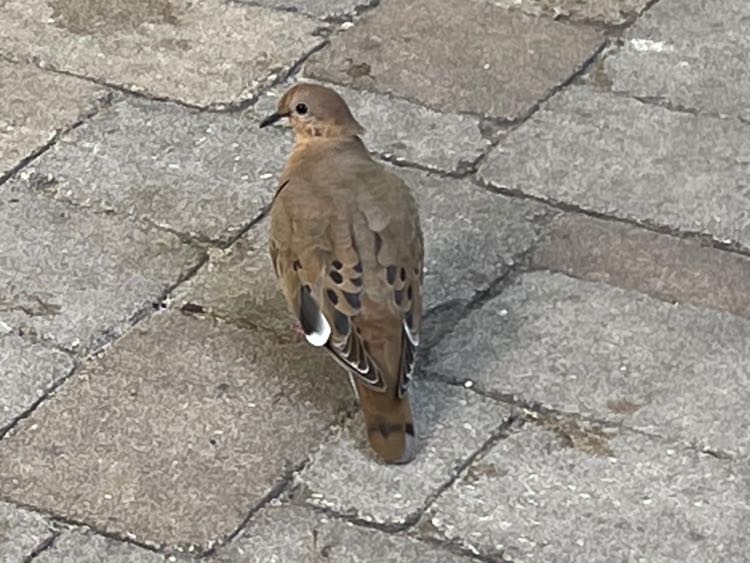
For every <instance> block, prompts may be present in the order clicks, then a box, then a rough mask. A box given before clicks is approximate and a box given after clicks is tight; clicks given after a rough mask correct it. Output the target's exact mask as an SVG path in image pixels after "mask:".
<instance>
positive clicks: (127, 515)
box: [0, 310, 353, 548]
mask: <svg viewBox="0 0 750 563" xmlns="http://www.w3.org/2000/svg"><path fill="white" fill-rule="evenodd" d="M352 403H353V395H352V392H351V388H350V386H349V383H348V381H347V379H346V378H345V376H344V374H343V373H342V371H341V368H339V367H338V366H337V365H336V364H335V363H334V362H333V360H331V359H330V358H328V357H327V356H326V355H325V354H323V353H320V351H319V350H313V349H311V348H310V347H309V346H308V345H307V344H306V343H304V342H296V343H293V344H289V343H286V342H281V343H279V342H277V341H276V339H275V338H274V336H273V334H272V333H271V334H268V333H264V332H261V331H250V330H244V329H240V328H237V327H235V326H232V325H230V324H227V323H222V322H214V321H211V320H206V319H197V318H193V317H189V316H186V315H183V314H182V313H180V312H179V311H174V310H171V311H167V312H165V313H161V314H156V315H155V316H154V317H152V318H151V319H148V320H147V321H144V322H142V323H139V324H138V325H136V327H134V328H133V329H132V330H131V331H130V332H128V333H127V334H126V335H125V336H124V337H123V338H121V339H120V340H118V341H117V342H116V343H115V344H113V345H112V346H111V347H110V348H108V349H107V351H106V352H105V353H104V354H102V355H101V357H100V358H97V359H95V360H93V361H91V362H89V363H88V364H87V366H86V367H85V368H84V369H83V370H82V371H80V372H78V373H76V374H75V375H74V376H73V378H71V379H70V380H69V381H68V382H66V384H65V385H63V386H62V387H61V388H60V389H59V390H58V391H57V393H56V395H55V397H54V398H53V399H51V400H49V401H46V402H44V403H43V404H42V405H41V406H40V407H39V408H38V409H37V410H36V411H35V412H34V414H33V415H32V416H31V417H29V418H27V419H24V420H23V421H21V422H20V423H19V424H18V425H17V426H16V428H15V429H14V431H13V433H11V434H10V435H8V436H6V437H5V438H4V439H3V440H2V441H0V474H2V475H3V479H2V480H0V495H2V497H4V498H8V499H16V500H19V501H20V500H23V502H26V503H32V504H33V505H34V506H38V507H40V508H42V509H44V510H47V511H50V512H52V513H54V514H64V515H66V516H67V517H68V518H71V519H74V520H77V521H81V522H86V523H88V524H90V525H92V526H94V527H96V528H97V529H99V530H103V531H108V532H112V533H116V534H118V535H123V536H127V537H134V538H136V539H138V540H140V541H143V542H152V543H156V544H167V545H170V546H191V545H198V546H201V547H203V548H206V547H208V546H210V545H211V544H212V543H213V542H215V541H216V540H219V539H223V538H224V537H226V536H227V535H229V534H231V533H232V532H234V531H235V530H236V529H237V528H238V527H239V526H240V525H241V524H242V522H243V520H244V519H245V517H246V516H247V514H248V512H249V511H250V510H251V509H252V508H253V507H254V506H255V505H256V504H257V503H258V502H259V501H260V500H261V499H262V498H263V497H264V496H265V495H267V494H268V493H269V492H270V491H271V490H272V489H273V488H274V487H275V486H277V485H278V484H279V483H280V482H281V481H282V478H283V476H284V473H285V472H288V471H290V470H291V469H292V468H293V467H295V466H296V465H298V464H299V463H301V462H302V461H303V460H304V459H305V458H306V457H307V456H308V455H310V454H311V453H312V452H313V451H314V450H315V448H316V447H317V446H318V445H319V444H320V443H321V442H322V441H323V440H324V438H325V437H326V436H327V435H328V434H329V432H330V427H331V425H333V424H335V423H336V421H337V420H338V417H339V413H340V412H341V411H342V410H343V409H345V408H350V407H351V406H352ZM61 484H64V486H62V487H61Z"/></svg>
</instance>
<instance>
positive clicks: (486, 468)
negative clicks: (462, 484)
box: [465, 462, 508, 483]
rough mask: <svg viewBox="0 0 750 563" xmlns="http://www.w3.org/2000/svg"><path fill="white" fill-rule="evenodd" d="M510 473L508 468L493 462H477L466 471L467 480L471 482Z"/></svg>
mask: <svg viewBox="0 0 750 563" xmlns="http://www.w3.org/2000/svg"><path fill="white" fill-rule="evenodd" d="M507 474H508V471H507V470H506V469H501V468H499V467H498V466H497V465H494V464H492V463H483V462H479V463H475V464H474V465H472V466H471V467H469V470H468V471H467V472H466V478H465V479H466V481H468V482H469V483H476V482H477V481H479V480H481V479H494V478H498V477H505V476H506V475H507Z"/></svg>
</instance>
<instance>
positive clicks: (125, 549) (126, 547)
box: [34, 531, 168, 563]
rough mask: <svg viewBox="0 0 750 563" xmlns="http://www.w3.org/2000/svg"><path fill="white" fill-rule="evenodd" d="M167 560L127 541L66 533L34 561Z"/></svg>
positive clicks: (134, 562)
mask: <svg viewBox="0 0 750 563" xmlns="http://www.w3.org/2000/svg"><path fill="white" fill-rule="evenodd" d="M167 560H168V559H167V558H166V557H165V556H163V555H159V554H158V553H154V552H153V551H148V550H147V549H143V548H142V547H138V546H135V545H132V544H128V543H125V542H120V541H115V540H111V539H108V538H105V537H102V536H99V535H97V534H93V533H85V532H78V531H70V532H64V533H63V534H61V535H60V537H59V538H57V539H56V540H55V543H54V544H53V545H52V547H50V548H49V549H46V550H44V551H42V552H41V553H40V554H39V556H38V557H36V558H35V559H34V562H35V563H164V562H165V561H167Z"/></svg>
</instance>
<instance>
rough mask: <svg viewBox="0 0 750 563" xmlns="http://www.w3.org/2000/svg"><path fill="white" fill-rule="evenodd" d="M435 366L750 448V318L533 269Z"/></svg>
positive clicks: (465, 329) (490, 385) (563, 403)
mask: <svg viewBox="0 0 750 563" xmlns="http://www.w3.org/2000/svg"><path fill="white" fill-rule="evenodd" d="M433 357H434V359H435V363H434V365H431V366H429V368H428V369H429V370H430V371H435V372H437V373H440V374H443V375H445V376H448V377H452V378H456V379H458V380H464V379H472V380H474V381H475V382H476V383H477V384H478V385H481V386H482V387H483V388H486V389H490V390H492V391H496V392H500V393H509V394H515V395H518V396H520V397H522V398H523V399H525V400H528V401H540V402H542V403H543V404H544V405H548V406H552V407H554V408H557V409H561V410H563V411H566V412H578V413H584V414H587V415H592V416H595V417H599V418H609V419H611V420H614V421H624V422H625V423H626V424H628V425H630V426H634V427H638V428H641V429H644V430H647V431H649V432H655V433H659V434H661V435H666V436H670V437H674V438H680V439H684V440H688V441H691V442H696V443H699V444H701V445H703V446H705V447H708V448H713V449H720V450H727V451H732V452H737V453H740V454H742V455H747V454H750V438H749V437H748V433H747V427H748V424H750V415H748V411H747V408H746V405H747V404H748V401H750V379H749V378H750V373H748V371H747V366H748V365H750V322H748V320H746V319H743V318H740V317H735V316H733V315H730V314H728V313H721V312H718V311H712V310H707V309H699V308H695V307H691V306H674V305H671V304H669V303H665V302H662V301H657V300H655V299H653V298H651V297H647V296H644V295H641V294H638V293H634V292H627V291H623V290H621V289H619V288H613V287H609V286H605V285H603V284H598V283H591V282H583V281H579V280H574V279H572V278H568V277H566V276H563V275H560V274H547V273H534V274H529V275H525V276H523V278H522V279H521V281H520V282H519V283H517V284H516V285H514V286H513V287H511V288H509V289H507V290H506V291H504V292H503V293H502V294H501V295H500V296H498V297H496V298H494V299H492V300H490V301H489V302H487V303H486V304H485V305H484V306H483V307H482V308H481V309H480V310H477V311H476V312H473V313H472V314H471V315H469V317H467V318H466V319H465V320H464V321H462V322H461V323H460V324H459V325H458V326H457V327H456V328H455V329H454V331H453V332H452V333H451V334H450V335H449V336H448V337H447V338H446V340H445V342H444V343H443V344H441V345H440V346H439V347H437V348H436V349H435V350H434V351H433Z"/></svg>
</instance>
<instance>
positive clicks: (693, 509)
mask: <svg viewBox="0 0 750 563" xmlns="http://www.w3.org/2000/svg"><path fill="white" fill-rule="evenodd" d="M597 439H600V440H602V441H603V442H604V443H605V444H606V446H607V448H608V450H609V452H608V453H606V454H602V455H597V454H596V453H594V452H591V451H581V450H580V449H578V448H577V447H576V442H575V440H571V439H570V438H569V436H568V435H567V433H566V432H565V431H564V430H563V431H560V432H550V431H548V430H541V429H539V428H535V427H532V426H529V425H527V426H525V427H524V428H523V429H521V430H519V431H517V432H515V433H513V434H511V435H510V436H509V437H508V438H505V439H503V440H501V441H500V442H499V443H498V444H497V445H496V446H495V447H494V448H493V449H492V450H491V451H490V453H489V454H488V455H487V456H486V457H483V458H481V459H479V460H477V461H476V462H474V464H473V465H472V467H471V468H470V469H469V470H468V471H467V472H466V473H465V474H464V476H463V477H462V479H461V480H460V481H458V482H457V483H456V484H455V485H454V486H453V487H452V488H451V489H449V490H448V491H446V492H445V493H444V494H443V495H442V496H441V497H440V498H439V499H438V500H437V502H436V504H435V506H434V508H433V509H431V511H429V512H428V513H427V514H426V515H425V517H424V519H423V524H424V527H425V528H427V529H431V530H432V532H431V534H434V535H438V536H444V537H448V538H455V539H457V540H458V541H460V542H462V543H465V544H467V545H469V546H472V547H474V548H475V549H477V550H478V551H480V552H482V553H484V554H490V555H492V554H496V553H497V552H502V553H503V555H504V556H505V557H507V558H508V559H510V560H512V561H518V562H522V561H560V562H573V561H587V562H592V563H597V562H601V563H605V562H611V561H695V562H706V563H707V562H710V561H727V562H737V563H739V562H741V561H745V560H746V559H747V550H748V547H750V545H749V544H750V541H749V540H748V536H747V534H746V533H745V530H746V529H747V527H748V526H749V525H750V495H749V494H748V486H749V485H750V476H749V475H748V469H747V467H746V466H745V465H744V464H740V463H731V462H727V461H726V460H718V459H716V458H714V457H711V456H708V455H703V454H699V453H696V452H693V451H688V450H683V449H682V448H680V447H677V446H675V445H673V444H669V443H661V442H656V441H652V440H650V439H648V438H645V437H643V436H638V435H635V434H629V433H628V434H619V435H614V436H609V437H608V436H607V435H606V434H604V433H598V434H597ZM571 446H572V447H571Z"/></svg>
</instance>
